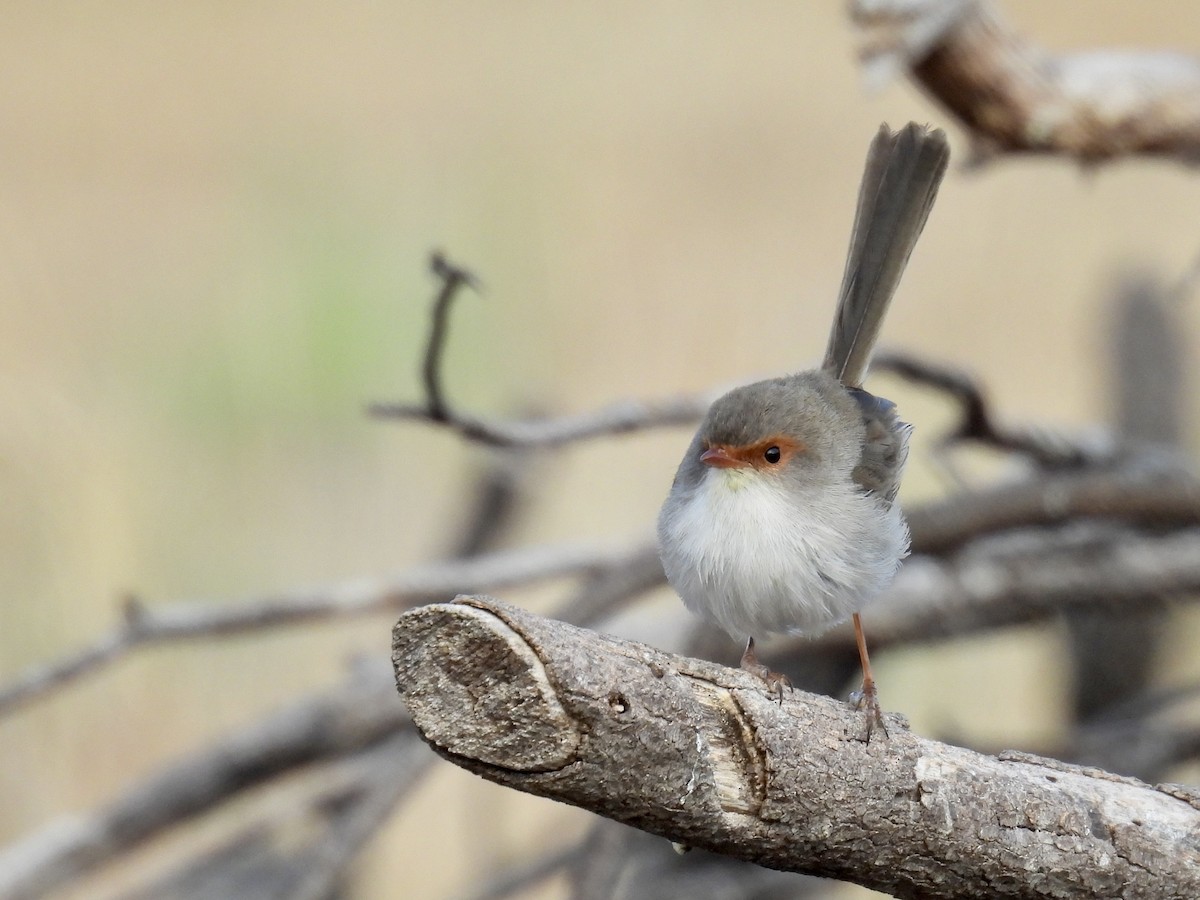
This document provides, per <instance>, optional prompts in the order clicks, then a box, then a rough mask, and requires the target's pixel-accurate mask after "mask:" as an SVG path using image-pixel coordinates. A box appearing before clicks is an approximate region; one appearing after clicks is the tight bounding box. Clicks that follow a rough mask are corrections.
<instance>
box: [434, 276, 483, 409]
mask: <svg viewBox="0 0 1200 900" xmlns="http://www.w3.org/2000/svg"><path fill="white" fill-rule="evenodd" d="M429 268H430V270H431V271H432V272H433V274H434V276H435V277H436V278H438V279H440V280H441V282H442V285H441V288H439V290H438V294H437V297H435V298H434V301H433V323H432V325H431V326H430V329H429V340H428V343H427V344H426V346H425V363H424V366H423V367H422V371H423V373H424V376H425V397H426V401H427V404H428V405H427V408H426V412H427V413H428V414H429V417H430V418H431V419H434V420H437V421H445V420H446V418H447V417H448V416H449V414H450V412H449V408H448V407H447V405H446V397H445V395H444V394H443V393H442V351H443V349H445V346H446V334H447V331H448V327H449V322H450V305H451V304H452V303H453V302H454V297H455V295H457V294H458V289H459V288H461V287H462V286H463V285H468V286H470V287H474V288H476V289H478V282H477V281H476V280H475V276H474V275H472V274H471V273H470V272H468V271H467V270H466V269H463V268H461V267H459V266H456V265H454V264H452V263H451V262H450V261H449V260H447V259H446V257H445V256H443V255H442V254H441V253H434V254H433V255H432V256H431V257H430V260H429Z"/></svg>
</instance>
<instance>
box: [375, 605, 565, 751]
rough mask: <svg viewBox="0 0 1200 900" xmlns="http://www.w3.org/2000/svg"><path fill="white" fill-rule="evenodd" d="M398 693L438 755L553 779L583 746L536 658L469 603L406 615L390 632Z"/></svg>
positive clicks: (507, 628)
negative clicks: (548, 774) (439, 751)
mask: <svg viewBox="0 0 1200 900" xmlns="http://www.w3.org/2000/svg"><path fill="white" fill-rule="evenodd" d="M392 664H393V666H394V667H395V671H396V687H397V689H398V690H399V692H400V696H401V697H402V698H403V700H404V702H405V704H406V705H407V706H408V708H409V711H410V712H411V713H412V717H413V720H414V721H415V722H416V724H417V727H418V728H419V729H420V730H421V733H422V734H424V735H425V738H426V739H427V740H428V741H430V742H431V743H433V744H435V745H436V746H437V747H439V748H440V749H442V750H444V751H445V752H447V753H451V754H453V755H455V756H460V757H465V758H467V759H470V760H475V761H477V762H480V763H484V764H486V765H490V766H497V767H500V768H504V769H509V770H512V771H522V772H548V771H553V770H556V769H560V768H562V767H563V766H565V765H566V764H567V763H569V762H570V761H571V760H572V759H573V758H574V755H575V751H576V749H577V748H578V746H579V742H580V735H579V732H578V730H577V728H576V726H575V723H574V722H573V721H572V720H571V718H570V717H569V716H568V715H567V714H566V712H565V711H564V710H563V707H562V704H561V703H559V701H558V697H557V696H556V694H555V690H554V688H553V686H552V685H551V684H550V682H549V680H548V679H547V677H546V670H545V667H544V666H543V664H542V661H541V659H540V658H539V657H538V655H537V652H536V651H535V650H534V648H533V647H532V646H530V644H529V643H528V642H527V641H526V640H525V638H524V637H523V636H522V635H521V634H519V633H518V632H517V631H515V630H514V629H513V628H512V627H511V626H510V625H508V624H507V623H506V622H505V621H504V620H502V619H501V618H499V617H498V616H497V615H495V614H494V613H492V612H489V611H488V610H486V609H482V608H480V607H477V606H474V605H471V601H470V598H467V597H463V598H459V600H458V601H456V602H454V603H438V604H433V605H430V606H424V607H421V608H420V609H415V610H413V611H411V612H408V613H406V614H405V615H403V616H402V617H401V618H400V621H399V622H397V623H396V627H395V629H394V630H393V632H392Z"/></svg>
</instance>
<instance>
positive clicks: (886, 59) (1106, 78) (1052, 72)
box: [850, 0, 1200, 164]
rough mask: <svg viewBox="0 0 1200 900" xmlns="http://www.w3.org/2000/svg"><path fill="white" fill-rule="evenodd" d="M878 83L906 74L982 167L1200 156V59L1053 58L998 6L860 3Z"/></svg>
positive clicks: (951, 0) (854, 5) (866, 51)
mask: <svg viewBox="0 0 1200 900" xmlns="http://www.w3.org/2000/svg"><path fill="white" fill-rule="evenodd" d="M850 15H851V19H852V21H853V22H854V24H855V25H856V26H857V27H858V28H859V30H860V32H861V44H860V55H861V57H862V60H863V65H864V68H865V70H866V72H867V78H868V82H869V83H871V84H872V85H879V84H881V83H884V82H886V81H888V80H890V79H891V78H892V77H893V76H894V75H895V74H897V73H899V72H901V71H908V72H910V73H911V75H912V77H913V78H914V80H916V82H917V83H918V84H919V85H920V86H921V87H923V88H924V89H925V90H926V91H927V92H928V93H929V94H931V95H932V96H933V98H934V99H935V100H937V101H938V102H939V103H940V104H941V105H942V107H943V108H945V109H946V110H947V111H948V112H949V113H950V114H951V115H953V116H955V117H956V118H957V119H958V120H959V121H960V122H961V123H962V124H963V125H964V126H965V127H966V128H967V129H968V130H969V131H970V133H971V136H972V138H973V141H974V144H975V157H976V159H975V161H976V162H977V163H978V162H982V161H986V160H987V159H988V158H990V157H992V156H994V155H996V154H999V153H1041V154H1059V155H1064V156H1069V157H1073V158H1075V159H1077V160H1079V161H1080V162H1083V163H1088V164H1095V163H1099V162H1104V161H1108V160H1113V159H1117V158H1120V157H1125V156H1133V155H1143V156H1161V157H1170V158H1174V159H1177V160H1179V161H1181V162H1185V163H1189V164H1194V163H1196V162H1197V161H1200V60H1197V59H1196V58H1195V57H1193V56H1185V55H1183V54H1180V53H1170V52H1165V51H1140V52H1138V51H1123V50H1100V51H1092V52H1087V53H1062V54H1052V53H1049V52H1047V51H1045V50H1043V49H1041V48H1040V47H1037V46H1036V45H1034V44H1033V43H1031V42H1029V41H1026V40H1024V39H1023V38H1022V37H1021V36H1020V35H1019V34H1017V32H1016V31H1015V30H1014V29H1013V28H1012V27H1011V26H1010V25H1009V24H1008V23H1007V22H1006V21H1005V20H1004V18H1003V16H1002V14H1001V13H1000V11H999V9H998V4H996V3H994V2H991V0H915V2H914V0H852V2H851V4H850Z"/></svg>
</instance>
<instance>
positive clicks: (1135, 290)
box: [1066, 274, 1186, 780]
mask: <svg viewBox="0 0 1200 900" xmlns="http://www.w3.org/2000/svg"><path fill="white" fill-rule="evenodd" d="M1174 301H1175V297H1174V296H1172V295H1170V293H1169V292H1168V291H1167V289H1166V288H1165V287H1164V286H1163V285H1162V284H1160V283H1159V282H1158V281H1157V280H1156V279H1154V278H1153V277H1152V276H1150V275H1149V274H1142V275H1137V276H1127V277H1125V278H1124V279H1122V280H1121V281H1120V283H1119V286H1118V293H1117V296H1116V298H1115V302H1114V303H1113V312H1112V317H1111V319H1112V325H1111V332H1112V333H1111V337H1110V344H1111V347H1112V355H1113V365H1112V367H1111V372H1112V376H1111V380H1112V382H1113V384H1112V387H1111V389H1110V392H1109V393H1110V396H1111V397H1113V404H1114V407H1115V409H1114V418H1115V422H1114V427H1115V430H1116V432H1117V435H1118V439H1119V440H1120V441H1121V442H1122V443H1124V444H1126V445H1129V446H1133V447H1139V448H1144V449H1145V450H1146V451H1147V452H1158V453H1163V452H1172V453H1175V454H1178V453H1179V452H1180V438H1181V435H1182V433H1183V427H1184V409H1185V408H1186V407H1185V404H1184V396H1183V385H1184V384H1185V381H1184V375H1185V372H1184V363H1183V352H1184V351H1183V347H1182V342H1181V340H1180V337H1179V326H1180V322H1179V315H1178V312H1179V310H1178V304H1177V303H1175V302H1174ZM1066 622H1067V626H1068V632H1069V636H1070V650H1071V656H1072V667H1073V670H1074V685H1073V689H1074V698H1073V701H1074V702H1073V706H1074V710H1073V713H1074V715H1075V718H1076V719H1077V721H1078V736H1077V738H1076V741H1077V744H1078V746H1077V748H1076V751H1075V756H1076V758H1078V759H1079V760H1080V761H1083V762H1087V763H1089V764H1091V765H1097V766H1104V767H1106V768H1113V769H1115V770H1117V771H1120V772H1123V773H1125V774H1129V775H1136V776H1137V777H1139V778H1143V779H1147V780H1153V779H1156V778H1160V777H1162V770H1163V762H1162V760H1161V758H1159V759H1154V758H1153V757H1149V758H1148V757H1147V756H1145V755H1143V756H1142V757H1141V758H1140V759H1137V760H1136V761H1135V757H1134V753H1133V752H1131V748H1133V747H1140V748H1146V747H1149V746H1160V747H1161V746H1163V745H1164V744H1165V745H1168V746H1170V745H1171V744H1172V743H1173V742H1172V741H1170V740H1169V739H1168V738H1167V737H1166V736H1164V735H1162V734H1161V733H1158V732H1161V730H1162V726H1161V725H1160V726H1158V727H1156V728H1154V729H1151V728H1149V727H1147V726H1148V722H1147V718H1148V716H1147V713H1148V712H1149V709H1148V708H1147V705H1146V704H1144V703H1138V702H1137V700H1138V698H1141V697H1142V696H1143V695H1144V694H1146V693H1147V692H1150V691H1151V689H1152V687H1153V685H1152V675H1153V673H1154V671H1155V668H1156V663H1157V660H1158V650H1159V648H1160V646H1161V643H1162V638H1163V636H1164V635H1165V633H1166V627H1167V615H1166V609H1165V607H1164V605H1163V603H1162V601H1161V598H1151V597H1148V598H1147V602H1146V603H1145V605H1144V606H1143V607H1142V608H1135V609H1128V610H1123V611H1115V610H1108V611H1105V610H1092V609H1078V610H1073V611H1070V612H1068V613H1067V616H1066ZM1114 713H1115V715H1114ZM1131 713H1132V715H1131ZM1131 720H1132V721H1133V722H1136V723H1138V725H1139V727H1138V728H1137V733H1136V734H1127V735H1126V736H1125V739H1124V740H1120V741H1116V740H1114V739H1113V738H1114V735H1113V733H1112V731H1113V726H1114V724H1118V725H1119V723H1121V722H1129V721H1131ZM1151 734H1154V736H1155V737H1156V738H1157V740H1156V741H1153V742H1150V743H1147V742H1146V741H1145V740H1144V738H1145V737H1148V736H1150V735H1151ZM1139 738H1142V740H1139ZM1143 754H1144V749H1143Z"/></svg>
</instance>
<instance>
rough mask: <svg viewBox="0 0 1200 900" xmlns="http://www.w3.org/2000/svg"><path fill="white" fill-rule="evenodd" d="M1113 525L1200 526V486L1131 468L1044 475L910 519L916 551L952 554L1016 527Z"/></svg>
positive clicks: (1170, 473)
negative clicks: (1082, 523)
mask: <svg viewBox="0 0 1200 900" xmlns="http://www.w3.org/2000/svg"><path fill="white" fill-rule="evenodd" d="M1074 519H1106V520H1109V521H1117V522H1126V523H1129V524H1131V525H1141V526H1144V527H1147V528H1152V529H1167V528H1184V527H1189V526H1193V525H1197V524H1200V481H1198V480H1197V479H1196V478H1194V477H1193V476H1192V475H1190V474H1188V473H1186V472H1181V471H1178V470H1169V469H1157V468H1147V469H1144V470H1141V469H1137V468H1134V467H1130V468H1128V469H1125V470H1116V469H1091V470H1085V471H1083V472H1078V473H1072V472H1065V473H1059V474H1045V475H1037V476H1035V477H1033V478H1029V479H1027V480H1023V481H1019V482H1014V483H1006V484H999V485H995V486H993V487H988V488H985V489H981V490H978V491H964V492H963V493H961V494H956V495H954V496H953V497H950V498H948V499H946V500H942V501H939V502H936V503H930V504H927V505H925V506H921V507H918V508H916V509H913V510H912V511H911V512H909V513H908V523H909V527H910V528H911V529H912V535H913V552H914V553H929V554H945V553H949V552H952V551H955V550H958V549H960V548H962V547H963V546H965V545H966V544H969V543H970V542H971V541H973V540H975V539H976V538H979V537H982V536H983V535H987V534H995V533H996V532H1001V531H1007V530H1009V529H1015V528H1029V527H1038V526H1047V525H1061V524H1063V523H1065V522H1070V521H1072V520H1074Z"/></svg>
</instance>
